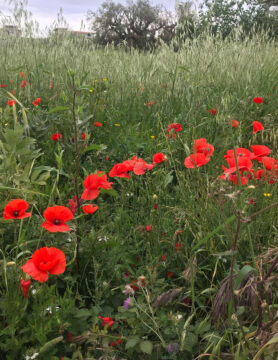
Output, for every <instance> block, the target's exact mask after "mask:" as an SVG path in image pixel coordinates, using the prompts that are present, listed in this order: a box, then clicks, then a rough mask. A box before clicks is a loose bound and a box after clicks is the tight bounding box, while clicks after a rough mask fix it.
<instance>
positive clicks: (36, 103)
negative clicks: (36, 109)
mask: <svg viewBox="0 0 278 360" xmlns="http://www.w3.org/2000/svg"><path fill="white" fill-rule="evenodd" d="M40 102H41V98H36V100H35V101H32V104H33V105H34V106H38V105H39V103H40Z"/></svg>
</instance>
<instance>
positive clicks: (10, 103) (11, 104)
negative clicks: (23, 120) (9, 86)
mask: <svg viewBox="0 0 278 360" xmlns="http://www.w3.org/2000/svg"><path fill="white" fill-rule="evenodd" d="M15 104H16V101H15V100H9V101H8V105H9V106H13V105H15Z"/></svg>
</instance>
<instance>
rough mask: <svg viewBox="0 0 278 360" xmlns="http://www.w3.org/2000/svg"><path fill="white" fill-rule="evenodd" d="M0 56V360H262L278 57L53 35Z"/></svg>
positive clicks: (238, 48) (243, 46)
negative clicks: (100, 44)
mask: <svg viewBox="0 0 278 360" xmlns="http://www.w3.org/2000/svg"><path fill="white" fill-rule="evenodd" d="M1 54H2V56H1V58H0V69H1V74H0V84H1V88H0V109H1V110H0V124H1V126H0V132H1V135H0V136H1V142H0V145H1V146H0V158H1V162H0V187H1V195H0V196H1V197H0V201H1V212H2V213H1V216H3V217H2V218H1V233H0V236H1V237H0V253H1V260H0V261H1V262H0V292H1V299H0V324H1V325H0V358H1V359H2V358H3V359H9V360H10V359H11V360H13V359H21V358H22V359H25V358H26V359H34V358H37V359H62V358H63V359H64V360H65V359H197V358H198V359H199V358H210V359H242V360H243V359H244V360H245V359H253V358H255V359H259V358H262V356H264V359H275V357H276V355H277V353H275V351H276V343H277V337H278V335H277V306H278V297H277V295H278V294H277V280H276V277H277V276H276V273H275V270H276V265H277V260H278V258H277V237H278V230H277V229H278V220H277V219H278V217H277V202H278V195H277V194H278V192H277V160H276V159H277V158H278V157H277V152H278V148H277V147H278V145H277V136H278V132H277V122H278V112H277V97H278V50H277V45H276V43H275V42H274V41H269V40H268V41H266V38H264V35H262V34H258V35H254V36H253V38H252V39H246V40H242V39H241V40H239V39H235V40H233V41H231V40H229V39H226V40H223V39H222V37H213V36H210V35H208V36H205V35H203V36H202V37H201V38H199V39H196V40H194V39H192V40H190V43H189V42H185V44H184V45H183V47H182V48H181V49H180V50H179V52H175V51H174V46H173V45H171V46H170V47H168V46H166V45H164V46H162V47H161V48H160V49H158V50H157V51H155V52H153V53H140V52H138V51H137V50H131V52H130V53H127V52H125V51H124V50H123V49H122V48H121V47H120V46H119V47H117V48H116V49H115V48H113V47H110V46H107V47H105V48H103V49H100V48H95V47H94V46H93V45H92V44H91V43H90V42H87V41H78V40H77V39H71V38H66V37H65V36H61V37H60V36H57V37H52V38H49V39H47V40H38V39H32V38H30V39H23V38H18V39H11V41H10V40H6V41H2V42H1ZM231 120H233V121H232V122H231ZM235 120H237V122H238V123H237V122H236V121H235ZM254 121H255V124H254ZM171 124H180V126H178V125H172V126H171ZM259 124H262V125H263V127H264V129H263V130H261V127H260V126H261V125H259ZM236 125H237V126H236ZM257 130H258V131H257ZM202 138H205V139H206V141H207V143H204V142H202V144H205V145H202V146H201V148H200V149H198V147H197V146H196V145H197V143H196V140H197V139H202ZM253 145H264V146H265V147H267V148H268V149H270V150H271V153H270V154H269V152H268V150H266V148H264V151H266V152H265V153H264V154H262V153H260V155H261V157H260V156H259V155H258V152H257V153H256V151H255V148H252V147H251V146H253ZM212 147H213V148H212ZM239 148H246V149H248V150H249V153H250V154H253V155H250V154H249V153H248V156H249V157H248V156H247V155H246V156H245V155H243V152H244V151H245V150H236V149H239ZM228 150H231V152H230V155H229V157H230V158H233V159H234V160H228V162H227V161H226V159H224V155H225V154H226V152H227V151H228ZM234 151H235V152H236V155H238V156H236V157H235V155H234ZM260 151H261V150H260ZM245 152H246V154H247V151H245ZM157 153H162V154H163V155H164V156H163V155H159V156H157V157H156V158H155V159H156V161H154V159H153V155H154V154H157ZM196 153H199V154H201V155H198V161H197V155H196ZM255 153H256V154H255ZM190 154H193V157H192V156H191V157H190V158H188V157H189V156H190ZM194 154H195V158H194ZM254 154H255V155H256V156H255V155H254ZM134 156H135V157H137V160H138V159H144V161H145V162H146V164H149V165H145V162H144V161H143V160H138V161H137V160H134V159H136V158H134ZM165 157H167V159H166V158H165ZM186 158H187V160H186V162H185V159H186ZM242 158H244V159H245V163H244V165H242ZM247 158H248V159H247ZM265 158H267V159H265ZM132 159H133V160H134V163H132V162H126V163H125V164H124V165H121V169H120V166H119V168H118V170H117V171H118V175H119V174H122V175H123V174H127V175H130V178H128V176H125V177H117V176H113V173H111V169H112V168H113V167H114V165H116V164H123V162H124V161H126V160H132ZM159 159H160V160H161V162H160V160H159ZM250 159H252V160H250ZM269 159H273V160H269ZM164 160H166V161H164ZM258 160H259V161H258ZM229 161H230V162H229ZM233 161H234V164H232V162H233ZM153 162H157V163H156V164H155V166H154V167H153V168H151V166H150V164H153ZM250 162H251V167H252V168H250ZM136 163H137V165H136ZM192 163H193V167H191V168H190V167H189V166H190V164H192ZM194 164H195V165H196V164H197V165H198V167H196V166H195V167H194ZM222 164H223V165H224V166H225V168H226V169H227V168H229V169H230V170H228V171H226V175H227V176H226V177H224V179H223V178H222V179H221V178H219V176H220V175H223V174H224V170H225V169H223V168H222V166H221V165H222ZM125 166H127V167H128V169H127V168H124V167H125ZM233 167H234V168H235V169H234V170H231V168H233ZM259 169H261V170H259ZM114 170H115V169H114ZM253 170H254V171H253ZM97 171H101V172H104V173H105V174H106V175H107V181H108V183H107V182H106V181H104V180H105V179H104V178H102V180H103V182H102V186H99V187H98V189H97V190H99V191H100V193H99V194H98V195H97V197H95V198H94V196H95V195H96V194H95V192H94V195H93V196H91V195H92V192H90V191H95V189H94V190H90V189H89V190H88V192H87V193H85V195H84V190H85V187H86V186H87V185H88V184H87V185H86V183H85V187H84V183H83V182H84V180H85V179H86V178H87V177H88V176H89V175H93V174H96V173H97ZM117 171H116V170H115V171H114V175H115V172H116V173H117ZM252 171H253V172H252ZM109 173H110V176H109ZM100 175H102V174H100ZM239 175H240V176H241V181H238V180H239ZM94 179H95V178H94ZM229 180H230V181H229ZM94 181H96V180H94ZM110 182H112V184H109V183H110ZM241 182H242V184H237V183H241ZM87 188H88V187H87ZM88 194H89V195H88ZM80 197H82V198H83V199H82V200H81V202H80V203H78V201H77V198H80ZM88 197H91V199H88ZM14 199H22V200H25V201H26V202H27V203H28V208H25V207H24V206H25V205H24V204H23V205H22V204H21V205H22V207H21V208H20V209H19V210H17V209H14V208H13V209H12V210H10V208H9V207H8V205H9V204H10V202H11V201H12V200H14ZM85 204H86V205H88V204H94V205H95V206H98V210H97V211H95V207H94V208H93V209H92V207H90V208H87V209H86V208H85V210H86V212H88V209H89V211H91V212H94V213H92V214H86V213H85V212H84V209H83V206H84V205H85ZM57 205H59V206H64V207H67V208H68V213H67V214H66V215H65V212H64V215H63V216H65V217H64V218H63V219H66V218H67V219H68V220H69V221H66V222H67V224H64V223H63V219H60V218H59V219H60V220H59V219H58V217H59V216H60V213H59V214H58V215H57V213H56V218H55V219H54V220H53V219H52V220H51V219H50V220H49V218H48V214H47V213H45V210H46V209H49V208H52V207H53V206H57ZM59 209H60V208H59ZM56 210H57V208H55V211H56ZM57 211H58V210H57ZM48 212H49V210H48ZM58 212H59V211H58ZM29 213H31V215H30V214H29ZM9 216H12V217H13V219H11V220H8V219H7V218H8V217H9ZM23 216H26V217H25V218H22V219H21V217H23ZM71 217H73V218H72V219H71ZM58 220H59V221H60V222H59V221H58ZM45 223H47V224H45ZM42 224H43V226H42ZM60 225H63V226H65V227H63V229H62V230H61V228H59V231H58V230H57V228H56V227H59V226H60ZM55 226H56V227H55ZM67 226H69V228H70V231H68V229H67ZM43 247H46V248H55V249H58V250H55V251H54V250H52V253H51V254H48V255H47V256H46V255H45V253H42V252H44V250H42V252H39V253H38V252H37V253H36V254H37V255H36V256H35V257H34V256H33V257H32V255H33V254H34V252H35V251H38V250H39V249H42V248H43ZM38 254H39V255H38ZM57 254H58V255H57ZM62 254H65V259H64V258H63V255H62ZM39 256H41V258H42V262H40V264H39V265H36V264H37V263H36V261H39V260H35V258H36V259H38V258H39ZM48 256H49V257H48ZM41 258H40V259H41ZM64 260H66V267H65V264H64ZM32 261H33V262H32ZM30 262H31V263H32V264H31V265H30ZM27 264H29V265H28V266H29V267H28V266H27ZM34 264H35V265H34ZM58 265H59V266H58ZM22 267H23V268H22ZM30 267H32V269H30ZM34 268H36V271H35V270H34ZM38 269H39V270H38ZM30 275H31V276H30ZM46 275H48V278H47V277H46ZM30 279H31V283H30V281H29V280H30ZM29 286H30V288H29ZM101 317H102V318H101Z"/></svg>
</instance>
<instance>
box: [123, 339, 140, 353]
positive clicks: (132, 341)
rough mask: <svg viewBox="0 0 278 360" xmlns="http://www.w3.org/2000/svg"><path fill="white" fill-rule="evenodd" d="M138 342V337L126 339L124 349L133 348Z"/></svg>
mask: <svg viewBox="0 0 278 360" xmlns="http://www.w3.org/2000/svg"><path fill="white" fill-rule="evenodd" d="M139 341H140V338H139V337H138V336H133V337H130V338H128V339H127V342H126V344H125V349H126V350H127V349H131V348H133V347H134V346H135V345H136V344H138V343H139Z"/></svg>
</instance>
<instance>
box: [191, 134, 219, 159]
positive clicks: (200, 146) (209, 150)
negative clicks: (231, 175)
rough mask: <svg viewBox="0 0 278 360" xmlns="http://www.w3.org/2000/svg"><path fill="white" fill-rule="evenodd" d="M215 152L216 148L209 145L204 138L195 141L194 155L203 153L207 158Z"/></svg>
mask: <svg viewBox="0 0 278 360" xmlns="http://www.w3.org/2000/svg"><path fill="white" fill-rule="evenodd" d="M213 152H214V146H213V145H211V144H208V143H207V140H206V139H204V138H201V139H196V140H194V146H193V153H194V154H195V153H201V154H204V155H205V156H208V157H209V156H211V155H212V154H213Z"/></svg>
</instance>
